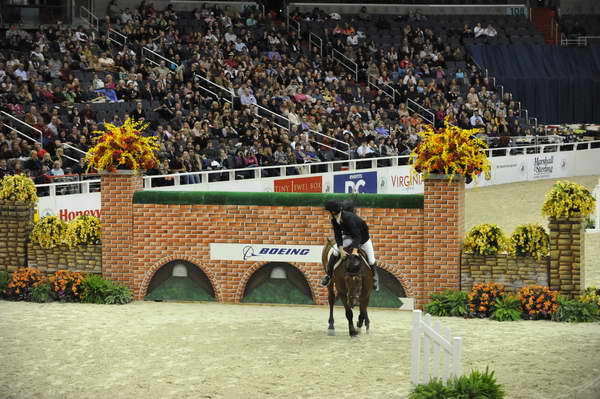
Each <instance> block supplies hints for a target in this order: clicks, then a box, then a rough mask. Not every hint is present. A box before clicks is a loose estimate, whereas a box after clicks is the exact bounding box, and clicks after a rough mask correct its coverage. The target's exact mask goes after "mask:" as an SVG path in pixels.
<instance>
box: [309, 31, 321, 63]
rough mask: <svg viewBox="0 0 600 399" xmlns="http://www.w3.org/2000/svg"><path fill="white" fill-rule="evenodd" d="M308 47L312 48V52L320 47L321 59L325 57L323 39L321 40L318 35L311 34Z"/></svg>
mask: <svg viewBox="0 0 600 399" xmlns="http://www.w3.org/2000/svg"><path fill="white" fill-rule="evenodd" d="M317 40H318V41H317ZM308 45H309V46H310V49H311V50H312V48H313V46H315V47H318V48H319V52H320V54H321V57H323V39H321V38H320V37H319V36H318V35H315V34H314V33H312V32H310V33H309V34H308Z"/></svg>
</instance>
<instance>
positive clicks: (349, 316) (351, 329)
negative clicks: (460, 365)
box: [344, 304, 358, 337]
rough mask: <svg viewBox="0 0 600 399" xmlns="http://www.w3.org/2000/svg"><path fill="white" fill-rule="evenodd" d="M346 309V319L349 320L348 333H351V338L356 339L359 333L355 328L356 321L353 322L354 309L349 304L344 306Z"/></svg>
mask: <svg viewBox="0 0 600 399" xmlns="http://www.w3.org/2000/svg"><path fill="white" fill-rule="evenodd" d="M344 307H345V308H346V319H348V332H349V333H350V336H351V337H356V336H357V335H358V331H356V329H355V328H354V321H353V320H352V318H353V317H354V315H353V314H352V309H351V308H350V306H348V305H347V304H344Z"/></svg>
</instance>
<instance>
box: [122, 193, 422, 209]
mask: <svg viewBox="0 0 600 399" xmlns="http://www.w3.org/2000/svg"><path fill="white" fill-rule="evenodd" d="M331 199H336V200H340V201H341V200H349V199H350V200H352V201H353V203H354V205H355V206H356V207H359V208H395V209H398V208H401V209H423V202H424V200H423V195H394V194H319V193H264V192H261V193H246V192H229V191H153V190H147V191H137V192H135V193H134V195H133V203H134V204H165V205H254V206H318V207H321V206H323V205H324V204H325V202H327V201H329V200H331Z"/></svg>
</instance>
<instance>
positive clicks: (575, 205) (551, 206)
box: [542, 180, 596, 219]
mask: <svg viewBox="0 0 600 399" xmlns="http://www.w3.org/2000/svg"><path fill="white" fill-rule="evenodd" d="M595 206H596V200H595V199H594V197H593V196H592V194H591V193H590V190H588V189H587V187H585V186H582V185H581V184H577V183H573V182H570V181H566V180H560V181H557V182H556V184H555V185H554V187H552V190H550V191H549V192H548V193H547V194H546V201H545V202H544V205H543V207H542V214H543V215H544V216H547V217H552V218H555V219H558V218H568V217H571V216H574V215H581V216H583V217H585V216H587V215H590V214H591V213H592V212H594V207H595Z"/></svg>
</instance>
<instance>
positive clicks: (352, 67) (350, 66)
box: [331, 49, 358, 82]
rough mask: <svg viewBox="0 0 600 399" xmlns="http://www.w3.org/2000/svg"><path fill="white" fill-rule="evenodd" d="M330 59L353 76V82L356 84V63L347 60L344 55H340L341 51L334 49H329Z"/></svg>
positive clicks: (349, 59)
mask: <svg viewBox="0 0 600 399" xmlns="http://www.w3.org/2000/svg"><path fill="white" fill-rule="evenodd" d="M331 58H332V59H333V60H334V61H336V62H337V63H338V64H340V65H342V66H343V67H344V68H346V69H347V70H349V71H350V72H352V73H353V74H354V81H355V82H358V64H357V63H356V62H354V61H353V60H352V59H351V58H348V57H347V56H346V55H344V54H342V52H341V51H339V50H336V49H331Z"/></svg>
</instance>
